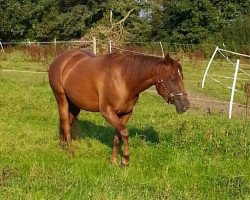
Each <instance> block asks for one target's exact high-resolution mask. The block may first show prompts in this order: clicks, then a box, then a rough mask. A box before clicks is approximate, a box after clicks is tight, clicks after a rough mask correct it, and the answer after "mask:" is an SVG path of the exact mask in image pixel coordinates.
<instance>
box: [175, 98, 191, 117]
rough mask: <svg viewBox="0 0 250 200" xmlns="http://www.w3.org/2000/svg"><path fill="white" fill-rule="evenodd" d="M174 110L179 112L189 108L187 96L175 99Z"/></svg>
mask: <svg viewBox="0 0 250 200" xmlns="http://www.w3.org/2000/svg"><path fill="white" fill-rule="evenodd" d="M174 104H175V107H176V111H177V112H178V113H179V114H182V113H184V112H186V111H187V110H188V109H189V108H190V102H189V100H188V98H181V99H178V100H176V101H175V103H174Z"/></svg>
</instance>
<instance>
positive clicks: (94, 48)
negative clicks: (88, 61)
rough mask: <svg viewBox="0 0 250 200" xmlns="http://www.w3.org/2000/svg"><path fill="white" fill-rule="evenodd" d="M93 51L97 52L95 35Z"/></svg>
mask: <svg viewBox="0 0 250 200" xmlns="http://www.w3.org/2000/svg"><path fill="white" fill-rule="evenodd" d="M93 53H94V54H96V38H95V37H93Z"/></svg>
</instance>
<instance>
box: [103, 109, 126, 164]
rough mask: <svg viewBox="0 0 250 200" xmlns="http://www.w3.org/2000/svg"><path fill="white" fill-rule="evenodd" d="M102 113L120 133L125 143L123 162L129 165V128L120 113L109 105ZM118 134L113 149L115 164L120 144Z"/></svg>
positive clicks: (113, 161)
mask: <svg viewBox="0 0 250 200" xmlns="http://www.w3.org/2000/svg"><path fill="white" fill-rule="evenodd" d="M101 114H102V116H103V117H104V118H105V119H106V120H107V121H108V122H109V123H110V124H111V125H112V126H114V127H115V128H116V129H117V131H118V132H119V133H120V135H121V138H122V139H123V145H124V149H123V156H122V164H123V165H128V164H129V147H128V136H129V133H128V130H127V129H126V126H125V124H123V123H122V120H121V119H120V118H119V117H118V115H117V114H116V113H115V112H114V111H113V109H112V108H111V107H107V108H106V109H103V110H101ZM128 118H129V117H128ZM116 136H117V135H116ZM118 136H119V135H118ZM118 136H117V138H116V137H115V144H114V149H113V154H112V163H113V164H114V163H115V162H116V160H117V155H118V146H119V141H118V140H119V137H118ZM117 139H118V140H117Z"/></svg>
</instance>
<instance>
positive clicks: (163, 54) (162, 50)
mask: <svg viewBox="0 0 250 200" xmlns="http://www.w3.org/2000/svg"><path fill="white" fill-rule="evenodd" d="M160 47H161V52H162V57H163V58H165V53H164V49H163V46H162V43H161V42H160Z"/></svg>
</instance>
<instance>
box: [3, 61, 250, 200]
mask: <svg viewBox="0 0 250 200" xmlns="http://www.w3.org/2000/svg"><path fill="white" fill-rule="evenodd" d="M17 60H19V61H18V62H19V63H18V64H17V65H15V62H14V61H13V60H11V59H10V58H8V59H5V60H2V61H0V65H2V66H3V65H5V64H6V62H7V63H8V65H6V66H5V67H6V68H8V67H11V66H14V67H13V68H15V69H20V70H23V69H25V67H26V66H27V65H29V64H31V62H30V61H28V60H22V59H21V58H18V59H17ZM26 64H27V65H26ZM32 64H34V67H35V69H36V70H38V71H39V70H40V69H41V68H40V67H41V65H40V64H39V63H38V64H37V63H35V62H33V63H32ZM191 64H192V63H183V68H184V75H185V84H186V88H187V90H188V91H190V92H193V93H197V94H202V95H209V96H211V97H213V98H216V99H220V100H227V98H228V96H227V95H228V94H227V93H226V92H224V90H225V89H224V88H223V87H221V86H218V85H213V86H212V85H211V84H212V82H211V84H208V85H207V87H206V89H205V90H201V89H200V88H199V87H198V84H199V83H200V81H201V78H202V75H203V72H204V69H205V65H206V63H203V64H202V66H199V65H198V64H197V63H193V64H192V65H191ZM225 68H226V64H225V65H224V64H222V65H221V67H220V68H219V69H216V70H218V73H222V74H223V73H224V75H226V74H229V73H230V72H227V70H226V69H225ZM31 70H32V69H31ZM211 72H212V71H211ZM229 93H230V91H229ZM229 95H230V94H229ZM237 98H238V99H237ZM236 99H237V101H238V102H243V101H244V97H242V96H240V95H238V96H237V95H236ZM0 113H1V114H0V199H108V200H109V199H121V200H123V199H249V198H250V160H249V151H250V144H249V137H250V135H249V133H250V127H249V122H246V121H245V118H244V117H243V118H242V117H239V116H238V117H237V116H235V117H234V118H233V120H228V119H227V116H226V115H223V114H216V113H213V114H210V115H208V114H204V113H199V112H191V111H188V112H187V113H184V114H182V115H179V114H177V113H176V112H175V108H174V107H173V106H170V105H167V104H166V103H165V102H164V100H163V99H162V98H161V97H159V96H157V95H156V94H154V93H152V92H145V93H143V94H142V95H141V97H140V99H139V102H138V104H137V105H136V106H135V110H134V113H133V115H132V117H131V119H130V121H129V123H128V129H129V132H130V140H129V143H130V152H131V160H130V166H129V167H127V168H122V167H120V166H115V167H114V166H111V164H110V156H111V149H112V145H113V136H114V130H113V128H112V127H111V126H110V125H108V124H107V123H106V121H105V120H104V119H103V118H102V117H101V116H100V115H99V114H98V113H90V112H84V111H82V112H81V114H80V116H79V122H78V123H79V124H78V125H80V132H78V133H79V135H80V136H81V139H79V140H74V141H73V146H74V150H75V158H71V157H70V156H69V155H68V153H67V151H66V150H62V149H61V148H60V147H59V140H58V114H57V109H56V103H55V99H54V96H53V94H52V92H51V90H50V88H49V85H48V81H47V74H30V73H15V72H4V71H3V72H2V74H1V75H0Z"/></svg>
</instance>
